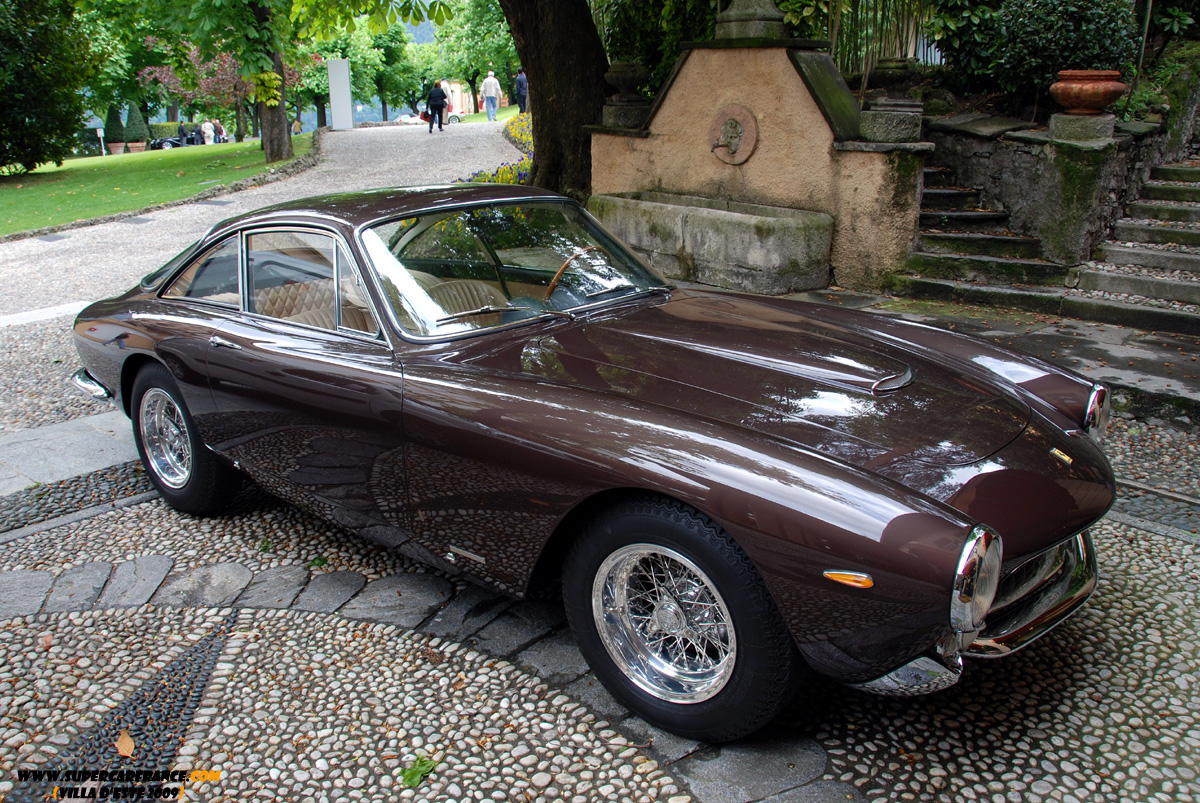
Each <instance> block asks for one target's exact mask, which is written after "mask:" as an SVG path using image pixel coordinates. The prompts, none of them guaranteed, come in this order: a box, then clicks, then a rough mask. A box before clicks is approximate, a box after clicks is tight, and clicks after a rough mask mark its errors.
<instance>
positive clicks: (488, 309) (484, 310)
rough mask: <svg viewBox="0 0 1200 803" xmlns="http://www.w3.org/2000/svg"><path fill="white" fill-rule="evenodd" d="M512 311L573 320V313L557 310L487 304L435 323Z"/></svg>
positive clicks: (439, 319)
mask: <svg viewBox="0 0 1200 803" xmlns="http://www.w3.org/2000/svg"><path fill="white" fill-rule="evenodd" d="M514 311H515V312H530V311H532V312H535V313H537V314H538V315H550V316H553V317H556V318H566V319H567V320H571V321H573V320H575V313H573V312H566V311H565V310H558V309H538V310H535V309H533V307H497V306H494V305H492V304H488V305H487V306H484V307H480V308H479V309H472V310H467V311H466V312H456V313H454V314H453V315H447V316H446V317H445V318H438V319H437V323H438V324H439V325H440V324H443V323H449V322H450V321H456V320H458V319H459V318H473V317H474V316H476V315H495V314H496V313H497V312H514Z"/></svg>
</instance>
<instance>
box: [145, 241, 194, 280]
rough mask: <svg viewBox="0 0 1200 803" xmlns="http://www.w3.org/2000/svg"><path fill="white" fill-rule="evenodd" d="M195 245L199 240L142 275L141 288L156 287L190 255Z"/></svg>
mask: <svg viewBox="0 0 1200 803" xmlns="http://www.w3.org/2000/svg"><path fill="white" fill-rule="evenodd" d="M197 245H199V240H197V241H196V242H194V243H192V244H191V245H189V246H188V247H187V248H185V249H183V250H182V251H180V252H179V253H178V254H176V255H175V256H173V257H172V258H171V261H170V262H168V263H167V264H165V265H163V266H162V267H161V268H159V269H158V270H154V271H151V272H150V273H147V274H146V275H145V276H143V277H142V289H143V290H153V289H154V288H156V287H158V286H159V285H160V284H162V280H163V279H165V278H167V277H168V276H170V275H171V274H172V273H174V272H175V269H176V268H178V267H179V266H180V265H182V264H183V263H184V260H186V259H187V258H188V257H189V256H191V255H192V252H193V251H195V250H196V246H197Z"/></svg>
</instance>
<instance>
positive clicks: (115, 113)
mask: <svg viewBox="0 0 1200 803" xmlns="http://www.w3.org/2000/svg"><path fill="white" fill-rule="evenodd" d="M104 141H105V142H106V143H108V142H124V141H125V126H124V124H123V123H122V122H121V110H120V109H118V108H117V107H116V106H115V105H113V106H109V107H108V116H107V117H105V118H104Z"/></svg>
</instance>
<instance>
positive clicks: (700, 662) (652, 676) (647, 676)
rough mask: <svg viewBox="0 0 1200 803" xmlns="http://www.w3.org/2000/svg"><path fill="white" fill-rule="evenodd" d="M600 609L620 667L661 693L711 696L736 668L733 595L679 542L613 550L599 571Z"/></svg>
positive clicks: (682, 697)
mask: <svg viewBox="0 0 1200 803" xmlns="http://www.w3.org/2000/svg"><path fill="white" fill-rule="evenodd" d="M592 615H593V616H594V617H595V623H596V629H597V631H598V632H599V635H600V638H601V640H602V641H603V643H604V646H605V648H606V649H607V650H608V653H609V656H610V657H611V658H612V659H613V661H614V662H615V663H616V664H617V666H618V667H619V668H620V670H621V671H622V672H623V673H624V674H625V675H626V676H627V677H628V678H629V679H630V680H631V681H632V682H633V683H634V684H636V685H637V686H638V687H639V688H640V689H642V690H643V691H645V692H647V693H649V694H651V695H653V696H655V697H657V698H659V699H661V700H666V701H668V702H672V703H699V702H703V701H704V700H708V699H709V698H711V697H713V696H714V695H716V694H718V693H719V692H720V691H721V689H723V688H724V687H725V684H726V683H727V682H728V681H729V677H730V675H731V674H732V673H733V668H734V664H735V661H736V658H737V635H736V633H735V631H734V629H733V625H732V619H731V617H730V615H729V609H728V608H727V607H726V604H725V600H724V599H722V597H721V595H720V593H718V592H717V589H716V586H715V585H714V584H713V582H712V581H711V580H710V579H709V578H708V576H707V575H706V574H705V573H704V572H703V571H702V570H701V569H700V568H699V567H698V566H697V565H696V564H695V563H693V562H692V561H691V560H689V559H688V558H686V557H684V556H683V555H681V554H680V553H678V552H676V551H675V550H673V549H669V548H667V547H664V546H659V545H655V544H630V545H629V546H626V547H623V548H621V549H618V550H616V551H615V552H613V553H612V554H610V555H609V556H608V557H607V558H606V559H605V560H604V562H603V563H602V564H601V566H600V570H599V571H598V572H597V573H596V575H595V581H594V583H593V586H592Z"/></svg>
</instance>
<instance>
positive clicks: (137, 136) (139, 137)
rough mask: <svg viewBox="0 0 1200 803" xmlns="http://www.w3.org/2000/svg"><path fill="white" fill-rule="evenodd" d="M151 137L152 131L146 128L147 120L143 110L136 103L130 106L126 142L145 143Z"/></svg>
mask: <svg viewBox="0 0 1200 803" xmlns="http://www.w3.org/2000/svg"><path fill="white" fill-rule="evenodd" d="M149 137H150V129H148V128H146V120H145V119H144V118H143V117H142V110H141V109H139V108H138V105H137V104H136V103H130V104H129V116H128V117H127V118H126V120H125V141H126V142H145V141H146V140H147V139H149Z"/></svg>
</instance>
